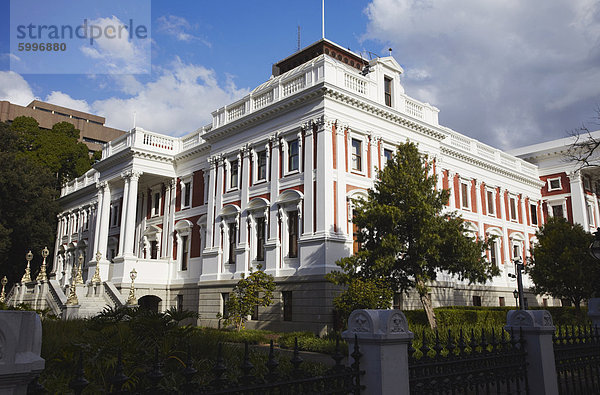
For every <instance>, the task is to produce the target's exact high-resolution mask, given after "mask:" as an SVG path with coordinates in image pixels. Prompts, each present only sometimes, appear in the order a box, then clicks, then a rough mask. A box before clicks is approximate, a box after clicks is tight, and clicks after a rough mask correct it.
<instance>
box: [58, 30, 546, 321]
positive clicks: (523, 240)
mask: <svg viewBox="0 0 600 395" xmlns="http://www.w3.org/2000/svg"><path fill="white" fill-rule="evenodd" d="M402 72H403V70H402V68H401V67H400V65H399V64H398V63H397V62H396V61H395V60H394V59H393V58H392V57H383V58H377V59H373V60H370V61H367V60H365V59H363V58H362V57H360V56H358V55H357V54H354V53H352V52H350V51H349V50H346V49H344V48H342V47H340V46H338V45H337V44H335V43H332V42H330V41H328V40H321V41H319V42H317V43H315V44H313V45H311V46H309V47H307V48H305V49H304V50H302V51H300V52H298V53H296V54H294V55H292V56H290V57H288V58H286V59H284V60H282V61H280V62H278V63H277V64H275V65H274V66H273V76H272V77H271V78H270V79H269V80H268V81H267V82H265V83H263V84H262V85H260V86H258V87H257V88H256V89H254V90H253V91H252V92H251V93H250V94H249V95H248V96H246V97H244V98H242V99H240V100H239V101H237V102H235V103H232V104H230V105H227V106H224V107H222V108H219V109H217V110H215V111H214V112H213V113H212V123H211V124H209V125H206V126H204V127H201V128H199V129H198V130H196V131H194V132H193V133H190V134H188V135H186V136H184V137H181V138H174V137H170V136H166V135H161V134H157V133H153V132H151V131H148V130H144V129H142V128H139V127H138V128H134V129H132V130H131V131H129V132H128V133H126V134H125V135H123V136H121V137H119V138H117V139H115V140H113V141H111V142H109V143H108V144H106V145H105V146H104V148H103V150H102V160H101V161H100V162H98V163H96V164H95V165H94V168H93V169H92V170H90V171H89V172H88V173H86V174H85V175H84V176H82V177H81V178H79V179H76V180H73V181H72V182H70V183H69V184H67V185H65V187H64V188H63V190H62V195H61V198H60V202H61V204H62V207H63V208H64V210H63V212H62V213H61V214H60V216H59V225H58V236H57V239H56V245H55V249H54V251H55V256H54V262H53V265H52V270H51V272H52V276H53V280H52V281H53V283H52V284H54V285H53V286H54V287H56V288H59V289H58V290H56V291H55V292H59V291H61V290H62V291H61V292H66V291H67V286H68V284H69V283H70V282H71V278H72V276H73V273H74V270H75V268H76V264H77V259H78V257H79V256H80V255H83V256H84V262H85V264H84V267H83V274H84V280H85V281H86V282H89V281H90V279H91V278H92V275H93V274H94V271H95V267H96V260H95V258H94V255H95V254H96V253H97V252H99V253H100V256H101V259H100V261H99V262H98V265H99V269H100V276H101V279H102V281H104V282H105V283H106V284H110V287H112V288H110V290H111V291H110V292H112V294H114V293H115V292H117V291H118V292H120V293H121V294H122V295H125V294H126V292H127V290H128V289H129V287H130V285H131V281H132V280H131V279H130V276H129V273H130V272H131V271H132V270H133V269H135V271H136V272H137V278H136V279H135V288H136V297H138V298H139V301H140V303H142V304H144V303H148V304H152V305H153V306H155V307H156V308H159V309H167V308H169V307H172V306H178V307H182V308H186V309H190V310H194V311H198V312H199V313H200V323H201V324H208V325H217V318H216V315H217V313H224V306H225V302H226V300H227V297H228V293H229V292H230V291H231V289H232V287H233V286H234V284H235V283H236V282H237V280H238V279H239V278H240V276H241V275H242V274H244V273H248V271H249V270H250V269H251V268H254V267H256V266H257V265H259V264H260V265H262V267H263V268H264V269H265V270H266V272H267V273H270V274H272V275H273V276H274V277H275V279H276V282H277V292H276V294H275V296H276V298H275V303H274V304H273V305H272V306H270V307H267V308H264V309H263V308H261V309H260V310H259V311H258V312H257V314H255V315H254V316H253V317H252V318H253V320H251V321H250V322H249V326H250V327H257V328H266V327H269V328H276V329H305V330H313V331H323V330H326V329H327V328H328V326H330V325H332V324H333V321H334V317H333V306H332V299H333V297H334V296H335V294H336V293H337V292H338V290H337V288H336V287H334V286H333V285H332V284H329V283H328V282H327V281H326V280H325V278H324V276H325V274H326V273H328V272H330V271H332V270H335V269H336V268H337V266H336V265H335V262H336V260H338V259H339V258H340V257H343V256H348V255H349V254H352V252H353V250H354V248H356V246H355V243H354V234H353V233H354V231H355V230H354V228H353V224H352V210H353V203H352V202H353V199H354V198H357V197H359V196H366V191H367V190H368V189H369V188H371V187H372V185H373V181H374V179H375V178H376V175H377V169H381V168H383V167H385V163H386V161H387V159H388V158H390V157H391V155H392V154H393V152H394V149H395V147H396V145H397V144H398V143H401V142H404V141H406V140H410V141H413V142H415V143H418V146H419V149H420V150H421V151H422V152H423V153H425V154H427V155H428V157H429V158H430V160H431V161H432V163H433V171H434V172H435V174H436V175H437V177H438V187H439V188H447V189H450V190H451V194H450V201H449V204H448V210H458V211H459V213H460V214H461V215H462V216H463V218H465V220H467V221H468V225H469V229H470V232H471V233H472V234H473V235H476V236H478V237H486V235H495V236H497V239H496V242H495V245H494V247H493V249H492V250H491V251H490V252H489V259H490V260H491V261H492V262H493V263H494V264H496V265H498V266H499V268H500V269H501V274H500V276H498V277H496V278H494V279H493V280H492V281H491V283H488V284H486V285H475V286H468V285H467V284H466V283H463V282H460V281H457V280H456V279H455V278H453V277H451V276H448V275H445V274H443V273H442V274H441V275H440V276H439V279H438V280H439V281H437V282H436V283H435V284H432V297H433V303H434V306H439V305H454V304H457V305H481V304H487V305H514V303H515V302H514V299H513V296H512V291H513V290H514V289H515V288H516V283H515V280H514V279H513V278H512V277H511V276H509V275H512V274H514V264H513V259H515V258H519V257H521V258H522V257H525V256H526V255H527V254H528V251H529V247H530V245H531V243H532V242H533V241H534V238H535V231H536V229H537V227H538V226H539V225H541V224H542V222H543V218H544V215H543V212H544V211H543V210H544V207H545V205H544V200H543V199H544V197H543V193H542V191H543V188H544V186H545V185H546V184H545V182H543V181H540V178H539V172H538V168H537V166H535V165H533V164H531V163H529V162H527V161H525V160H523V159H520V158H518V157H516V156H514V155H510V154H508V153H506V152H503V151H500V150H498V149H495V148H493V147H490V146H488V145H485V144H483V143H481V142H479V141H477V140H474V139H471V138H469V137H466V136H464V135H462V134H460V133H458V132H455V131H453V130H451V129H449V128H447V127H444V126H442V125H440V124H439V123H438V111H439V110H438V109H437V108H435V107H433V106H432V105H430V104H427V103H422V102H419V101H417V100H415V99H413V98H411V97H409V96H408V95H406V93H405V92H404V88H403V86H402V84H401V75H402ZM149 126H151V125H149ZM107 287H108V285H107ZM113 288H114V290H113ZM107 290H108V288H107ZM115 290H116V291H115ZM78 292H79V291H78ZM107 292H108V291H107ZM113 296H114V295H113ZM529 298H530V304H534V303H537V300H536V299H535V297H534V296H533V295H529ZM59 299H60V298H59ZM81 300H82V299H81V298H80V301H81ZM83 303H84V302H82V304H83ZM395 304H396V305H397V306H398V307H403V308H411V307H420V306H419V303H418V301H417V298H416V296H415V295H409V296H401V297H398V298H397V299H396V300H395Z"/></svg>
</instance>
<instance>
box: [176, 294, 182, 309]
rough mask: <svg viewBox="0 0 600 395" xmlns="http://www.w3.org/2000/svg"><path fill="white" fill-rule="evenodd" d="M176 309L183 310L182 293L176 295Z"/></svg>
mask: <svg viewBox="0 0 600 395" xmlns="http://www.w3.org/2000/svg"><path fill="white" fill-rule="evenodd" d="M177 311H180V312H181V311H183V295H177Z"/></svg>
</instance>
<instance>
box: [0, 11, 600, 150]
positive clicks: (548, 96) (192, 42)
mask: <svg viewBox="0 0 600 395" xmlns="http://www.w3.org/2000/svg"><path fill="white" fill-rule="evenodd" d="M15 1H17V0H15ZM27 1H32V0H27ZM88 1H89V0H88ZM98 2H100V1H99V0H98ZM40 3H42V2H41V1H40ZM9 4H10V3H9V1H8V0H0V100H10V101H12V102H15V103H17V104H21V105H26V104H28V101H30V100H31V99H33V98H38V99H41V100H47V101H51V102H53V103H56V104H59V105H65V106H70V107H75V108H78V109H81V110H84V111H90V112H92V113H97V114H98V115H102V116H105V117H106V118H107V124H108V125H110V126H114V127H119V128H129V127H131V125H132V119H133V112H134V111H135V112H136V114H137V120H138V121H137V124H138V125H139V126H142V127H144V128H145V129H148V130H154V131H158V132H162V133H167V134H171V135H181V134H184V133H186V132H189V131H192V130H194V129H195V128H197V127H200V126H202V125H205V124H207V123H209V122H210V112H211V111H213V110H215V109H217V108H218V107H220V106H222V105H224V104H227V103H229V102H232V101H234V100H236V99H238V98H239V97H241V96H243V95H245V94H246V93H247V92H248V91H249V90H251V89H252V88H254V87H255V86H257V85H258V84H260V83H262V82H264V81H265V80H267V79H268V78H269V76H270V74H271V64H272V63H274V62H276V61H278V60H280V59H282V58H284V57H286V56H288V55H290V54H291V53H293V52H294V51H295V50H296V47H297V26H298V25H300V27H301V44H302V46H306V45H308V44H310V43H312V42H314V41H316V40H318V39H319V38H320V37H321V1H320V0H305V1H301V2H291V1H290V2H281V1H266V0H265V1H261V0H257V1H227V2H226V1H221V2H215V1H152V2H151V21H152V22H151V32H152V45H151V60H152V72H151V73H150V74H149V75H144V74H123V75H104V74H94V75H86V74H17V73H14V72H10V71H9V69H10V62H9V60H10V57H9V55H8V53H9V51H10V48H9V27H8V26H9V22H10V21H9ZM65 4H68V1H67V0H61V1H59V2H54V3H53V5H54V6H56V7H57V8H59V9H61V12H64V13H65V14H68V12H69V7H68V5H65ZM325 7H326V11H325V15H326V37H327V38H328V39H330V40H332V41H335V42H337V43H338V44H340V45H342V46H344V47H349V48H350V49H352V50H354V51H357V52H359V51H362V50H368V51H371V52H374V53H379V54H382V55H384V54H386V53H387V48H388V47H392V48H393V54H394V56H395V58H396V59H397V60H398V62H399V63H400V64H402V66H403V67H404V68H405V70H406V74H405V76H404V80H403V83H404V85H405V88H406V92H407V94H409V95H410V96H413V97H415V98H417V99H419V100H423V101H426V102H430V103H431V104H433V105H435V106H437V107H438V108H440V122H441V123H442V124H444V125H445V126H448V127H451V128H453V129H455V130H457V131H459V132H461V133H464V134H466V135H468V136H471V137H475V138H478V139H480V140H482V141H484V142H486V143H488V144H491V145H493V146H496V147H499V148H512V147H517V146H520V145H526V144H531V143H535V142H540V141H544V140H549V139H552V138H559V137H564V136H565V134H566V131H567V130H570V129H573V128H576V127H578V126H580V125H581V123H582V122H587V123H589V125H590V127H592V128H594V126H595V125H593V124H592V123H591V121H592V120H593V118H594V116H595V112H594V111H595V109H596V108H597V107H598V105H600V7H599V5H598V2H597V1H592V0H555V1H552V2H548V1H544V0H531V1H527V2H518V1H506V0H502V1H500V0H488V1H485V2H481V1H476V0H437V1H428V0H373V1H366V0H363V1H359V0H346V1H342V0H338V1H333V0H328V1H326V5H325ZM103 12H106V15H105V17H106V18H110V17H111V15H109V14H110V11H106V10H103ZM96 16H98V17H101V16H102V15H96ZM125 59H127V58H125ZM595 128H596V129H597V128H598V127H597V126H596V127H595Z"/></svg>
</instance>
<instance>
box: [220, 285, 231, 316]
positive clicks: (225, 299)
mask: <svg viewBox="0 0 600 395" xmlns="http://www.w3.org/2000/svg"><path fill="white" fill-rule="evenodd" d="M227 302H229V293H227V292H224V293H222V294H221V316H223V318H224V319H226V318H228V317H229V311H228V310H227Z"/></svg>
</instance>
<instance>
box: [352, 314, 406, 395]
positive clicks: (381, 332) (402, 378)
mask: <svg viewBox="0 0 600 395" xmlns="http://www.w3.org/2000/svg"><path fill="white" fill-rule="evenodd" d="M355 335H356V337H357V339H358V346H359V349H360V352H361V357H360V367H361V370H364V371H365V375H364V376H363V377H362V378H361V384H363V385H364V386H365V393H367V394H382V395H386V394H394V395H404V394H409V392H410V391H409V370H408V347H409V344H410V342H411V340H412V339H413V337H414V335H413V333H412V332H410V331H409V330H408V322H407V321H406V317H405V316H404V314H403V313H402V312H401V311H400V310H362V309H361V310H354V311H353V312H352V314H350V317H349V318H348V330H346V331H344V332H343V333H342V337H343V338H344V339H345V340H346V342H347V343H348V349H349V350H352V349H353V346H354V336H355ZM350 358H352V357H350Z"/></svg>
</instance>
